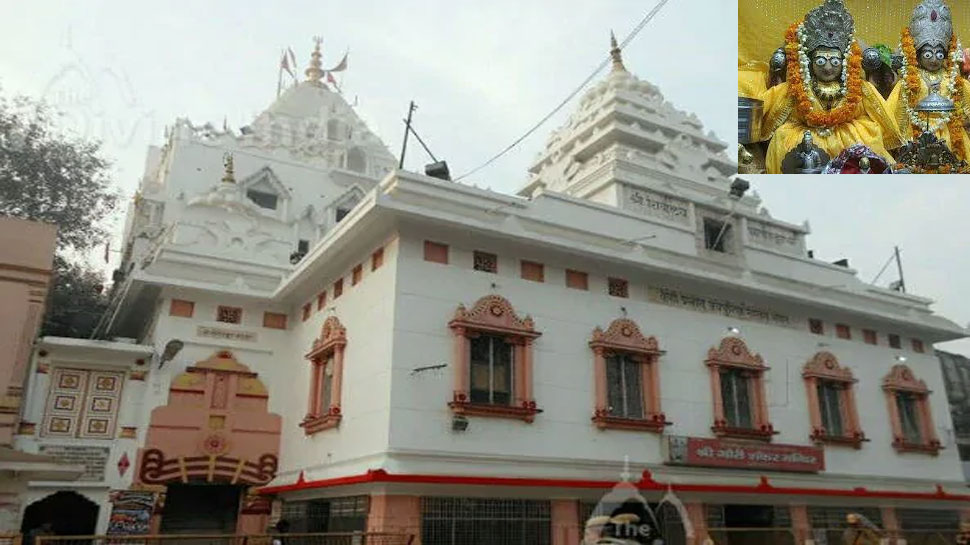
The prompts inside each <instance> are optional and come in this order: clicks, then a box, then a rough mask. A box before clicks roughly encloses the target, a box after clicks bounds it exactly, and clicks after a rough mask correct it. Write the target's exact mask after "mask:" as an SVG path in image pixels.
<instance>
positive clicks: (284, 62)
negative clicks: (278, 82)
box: [280, 47, 296, 78]
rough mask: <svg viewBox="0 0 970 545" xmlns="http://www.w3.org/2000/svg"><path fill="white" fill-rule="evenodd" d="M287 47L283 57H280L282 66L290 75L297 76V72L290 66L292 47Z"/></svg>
mask: <svg viewBox="0 0 970 545" xmlns="http://www.w3.org/2000/svg"><path fill="white" fill-rule="evenodd" d="M286 49H287V51H284V52H283V58H281V59H280V68H281V69H283V70H284V71H286V73H287V74H289V75H290V76H293V78H296V74H295V73H294V72H293V68H292V67H290V54H291V53H290V52H289V49H290V48H288V47H287V48H286ZM293 64H294V66H295V65H296V63H293Z"/></svg>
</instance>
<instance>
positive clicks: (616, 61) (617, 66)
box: [610, 30, 626, 72]
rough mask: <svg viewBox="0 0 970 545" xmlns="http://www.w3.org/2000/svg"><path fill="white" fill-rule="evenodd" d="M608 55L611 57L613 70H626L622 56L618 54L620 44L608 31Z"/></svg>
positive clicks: (611, 32)
mask: <svg viewBox="0 0 970 545" xmlns="http://www.w3.org/2000/svg"><path fill="white" fill-rule="evenodd" d="M610 56H611V57H613V72H626V67H625V66H623V57H621V56H620V46H619V45H617V43H616V36H615V35H613V31H612V30H611V31H610Z"/></svg>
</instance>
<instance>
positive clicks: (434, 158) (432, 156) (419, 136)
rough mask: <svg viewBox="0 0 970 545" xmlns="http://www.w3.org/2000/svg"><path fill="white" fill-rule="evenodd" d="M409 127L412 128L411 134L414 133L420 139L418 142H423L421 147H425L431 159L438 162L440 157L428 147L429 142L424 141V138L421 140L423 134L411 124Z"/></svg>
mask: <svg viewBox="0 0 970 545" xmlns="http://www.w3.org/2000/svg"><path fill="white" fill-rule="evenodd" d="M405 123H407V121H405ZM408 128H409V129H411V134H413V135H414V137H415V138H417V139H418V144H421V147H422V148H424V151H426V152H428V155H430V156H431V160H432V161H434V162H435V163H437V162H438V158H437V157H435V156H434V154H433V153H431V150H429V149H428V146H427V144H425V143H424V140H421V135H420V134H418V131H416V130H414V127H412V126H410V125H408Z"/></svg>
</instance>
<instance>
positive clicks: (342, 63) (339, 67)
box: [327, 51, 350, 72]
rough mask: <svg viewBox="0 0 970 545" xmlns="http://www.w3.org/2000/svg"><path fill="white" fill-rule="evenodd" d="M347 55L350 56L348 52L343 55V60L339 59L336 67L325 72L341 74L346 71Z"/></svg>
mask: <svg viewBox="0 0 970 545" xmlns="http://www.w3.org/2000/svg"><path fill="white" fill-rule="evenodd" d="M349 54H350V52H349V51H348V52H347V53H344V58H343V59H341V61H340V62H339V63H337V66H334V67H333V68H331V69H330V70H327V72H343V71H344V70H346V69H347V55H349Z"/></svg>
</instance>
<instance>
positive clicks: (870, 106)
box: [760, 0, 902, 174]
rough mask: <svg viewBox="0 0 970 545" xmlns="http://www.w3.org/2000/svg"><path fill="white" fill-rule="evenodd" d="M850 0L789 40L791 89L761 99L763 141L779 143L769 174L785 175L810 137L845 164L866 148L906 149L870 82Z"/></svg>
mask: <svg viewBox="0 0 970 545" xmlns="http://www.w3.org/2000/svg"><path fill="white" fill-rule="evenodd" d="M854 32H855V27H854V23H853V20H852V15H850V14H849V12H848V11H847V10H846V8H845V5H844V4H843V0H825V3H824V4H822V5H821V6H819V7H817V8H815V9H813V10H812V11H810V12H808V14H807V15H806V16H805V19H804V21H802V22H800V23H795V24H793V25H792V26H791V27H790V28H789V29H788V32H787V33H786V41H785V57H786V62H787V81H786V82H785V83H781V84H779V85H775V86H774V87H771V88H770V89H768V90H767V91H766V92H765V93H764V94H762V95H761V97H760V98H761V100H762V101H763V102H764V110H763V111H764V113H763V116H764V117H763V120H762V125H761V126H762V134H761V136H762V137H763V139H765V140H767V139H768V138H771V143H770V144H769V146H768V155H767V158H766V167H767V171H768V173H769V174H778V173H780V172H782V168H781V164H782V161H783V159H784V157H785V155H786V154H787V153H788V152H789V151H791V150H792V149H793V148H795V147H796V146H798V145H799V143H800V142H802V140H803V138H804V134H805V132H806V131H810V132H811V137H812V140H813V141H814V143H815V145H817V146H819V147H820V148H821V149H823V150H824V151H825V152H826V153H827V154H828V155H829V156H831V157H835V156H837V155H838V154H839V153H840V152H841V151H842V150H843V149H845V148H847V147H849V146H852V145H854V144H864V145H866V146H868V147H869V148H870V149H871V150H872V151H873V152H875V153H876V154H877V155H879V156H881V157H886V158H887V159H888V158H889V157H890V155H889V152H888V151H887V149H894V148H897V147H899V146H901V145H902V141H901V139H900V137H899V129H898V128H897V125H896V123H895V121H893V119H892V117H891V116H890V115H889V113H888V111H887V109H886V103H885V101H884V100H883V98H882V96H881V95H880V94H879V91H877V90H876V88H875V87H874V86H873V85H872V84H871V83H869V82H867V81H865V80H864V79H863V74H862V50H861V48H860V47H859V44H858V43H857V42H856V41H855V37H854Z"/></svg>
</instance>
